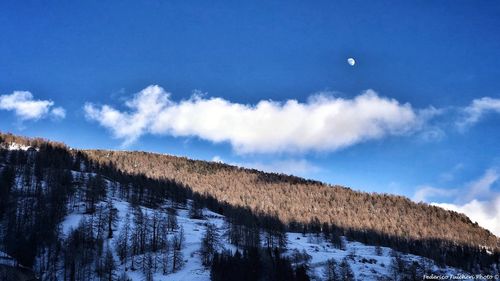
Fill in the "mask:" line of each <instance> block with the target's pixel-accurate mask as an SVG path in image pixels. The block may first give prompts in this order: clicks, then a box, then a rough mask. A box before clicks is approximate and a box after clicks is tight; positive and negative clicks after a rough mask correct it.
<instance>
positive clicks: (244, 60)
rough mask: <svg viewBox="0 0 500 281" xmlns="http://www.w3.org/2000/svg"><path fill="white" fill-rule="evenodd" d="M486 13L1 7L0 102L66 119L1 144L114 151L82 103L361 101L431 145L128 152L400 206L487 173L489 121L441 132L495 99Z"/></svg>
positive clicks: (309, 6)
mask: <svg viewBox="0 0 500 281" xmlns="http://www.w3.org/2000/svg"><path fill="white" fill-rule="evenodd" d="M499 14H500V2H498V1H353V0H349V1H314V2H311V1H258V2H257V1H255V2H254V1H81V2H80V3H75V2H68V1H23V2H22V3H21V2H20V1H2V2H0V95H9V94H11V93H13V92H14V91H16V90H25V91H30V92H31V93H32V94H33V96H34V98H35V99H40V100H52V101H53V102H54V103H55V105H56V106H61V107H63V108H65V109H66V118H65V119H63V120H59V121H54V120H52V119H51V118H48V117H47V118H42V119H40V120H38V121H29V120H28V121H19V118H18V116H16V115H15V114H14V113H13V112H12V111H8V110H0V120H1V121H0V130H2V131H9V132H13V133H16V134H21V135H28V136H42V137H47V138H50V139H54V140H60V141H63V142H66V143H67V144H68V145H70V146H73V147H79V148H110V149H121V148H123V147H122V146H121V144H122V140H120V139H115V138H113V137H112V135H111V134H110V132H109V131H108V130H106V129H105V128H103V127H101V126H99V125H98V124H97V123H96V122H95V121H94V122H93V121H89V120H87V119H86V118H85V113H84V111H83V105H84V104H85V103H86V102H92V103H95V104H108V105H110V106H114V107H116V108H120V109H124V108H123V103H124V101H125V100H128V99H130V98H131V97H132V96H133V94H134V93H137V92H139V91H141V90H142V89H144V88H146V87H147V86H149V85H152V84H156V85H160V86H161V87H163V88H164V89H165V90H167V91H169V92H171V93H172V97H171V98H172V99H173V100H175V101H179V100H182V99H186V98H189V97H190V96H191V95H192V91H193V90H201V91H202V92H206V93H207V96H209V97H222V98H224V99H226V100H228V101H231V102H233V103H242V104H252V105H253V104H256V103H257V102H259V101H260V100H269V99H272V100H275V101H285V100H288V99H297V100H298V101H299V102H306V101H307V97H309V96H310V95H312V94H314V93H316V92H319V91H334V92H337V95H338V96H341V97H343V98H346V99H350V98H352V97H354V96H356V95H359V94H360V93H361V92H362V91H364V90H366V89H373V90H375V91H376V92H377V93H378V94H379V95H380V96H383V97H388V98H393V99H396V100H398V101H399V102H400V103H410V104H411V105H412V106H413V108H415V109H422V108H427V107H429V106H434V107H436V108H440V109H446V111H447V112H448V113H446V114H444V116H441V117H439V118H437V120H434V121H433V126H435V127H438V128H439V129H440V131H441V133H442V135H441V137H440V138H437V139H432V140H424V138H423V137H422V135H421V134H420V133H415V134H411V135H408V136H388V137H385V138H382V139H379V140H369V141H366V142H361V143H357V144H355V145H352V146H349V147H346V148H343V149H340V150H335V151H327V152H314V151H312V152H311V151H310V152H304V153H265V154H245V155H240V154H238V153H235V151H234V149H232V147H231V146H230V145H229V144H228V143H222V144H221V143H219V144H214V143H211V142H209V141H205V140H200V139H198V138H184V137H179V138H174V137H171V136H158V135H144V136H142V137H141V138H140V139H139V140H138V141H136V142H135V143H133V144H132V145H129V146H128V147H126V149H136V150H147V151H154V152H161V153H171V154H176V155H186V156H189V157H192V158H197V159H207V160H210V159H212V158H213V157H214V156H219V157H220V158H221V159H223V160H224V161H225V162H228V163H244V164H245V163H246V164H249V163H250V164H253V165H254V166H266V165H267V166H272V168H275V169H276V170H280V168H279V165H280V164H279V163H282V162H286V161H290V159H292V160H293V161H296V162H298V161H305V163H307V165H309V166H314V168H311V169H305V170H304V171H302V172H299V174H301V175H303V176H306V177H311V178H315V179H320V180H324V181H326V182H329V183H338V184H343V185H347V186H351V187H353V188H355V189H360V190H367V191H377V192H391V193H399V194H403V195H406V196H409V197H412V196H414V193H415V192H416V191H417V190H418V189H419V188H421V187H422V186H423V185H429V186H433V187H436V188H439V189H457V188H467V186H468V185H470V183H471V182H472V181H474V180H477V179H479V178H481V177H482V176H483V174H484V173H485V171H487V170H488V169H494V170H496V169H497V167H498V166H500V157H499V156H500V148H499V147H500V146H499V145H498V142H499V140H500V124H499V121H500V118H499V114H495V113H491V114H487V115H485V116H484V117H483V118H481V120H480V121H479V122H477V123H475V124H474V125H473V126H471V127H470V128H468V129H467V130H466V131H465V132H463V131H459V130H457V129H456V128H455V126H453V124H454V122H455V121H454V118H457V115H459V112H460V108H464V107H466V106H468V105H469V104H470V103H471V102H472V100H474V99H479V98H482V97H491V98H494V99H498V98H500V79H499V78H500V67H499V66H498V63H499V62H500V36H499V34H500V17H499V16H498V15H499ZM348 57H355V58H356V61H357V64H356V65H355V66H354V67H350V66H349V65H348V64H347V63H346V59H347V58H348ZM280 161H281V162H280ZM292 170H293V169H292ZM491 188H492V189H493V190H495V189H498V182H494V183H493V184H491ZM457 200H458V199H457V198H454V197H451V198H450V197H446V198H440V197H439V196H437V195H436V197H435V198H433V201H439V202H457Z"/></svg>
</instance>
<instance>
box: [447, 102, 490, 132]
mask: <svg viewBox="0 0 500 281" xmlns="http://www.w3.org/2000/svg"><path fill="white" fill-rule="evenodd" d="M488 112H496V113H500V99H495V98H490V97H483V98H480V99H474V100H473V101H472V102H471V104H470V105H469V106H467V107H465V108H463V109H462V113H463V118H462V119H460V120H458V121H457V122H456V125H457V126H458V127H459V128H460V129H465V128H467V127H469V126H470V125H473V124H475V123H477V122H478V121H479V120H480V119H481V117H482V116H483V115H484V114H486V113H488Z"/></svg>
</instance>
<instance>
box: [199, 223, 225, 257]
mask: <svg viewBox="0 0 500 281" xmlns="http://www.w3.org/2000/svg"><path fill="white" fill-rule="evenodd" d="M219 245H220V235H219V232H218V229H217V227H216V226H215V225H214V224H211V223H207V224H206V227H205V233H204V234H203V238H202V240H201V249H200V254H201V262H202V263H203V265H204V266H209V265H210V264H211V263H212V259H213V256H214V253H215V252H216V251H217V249H218V248H219Z"/></svg>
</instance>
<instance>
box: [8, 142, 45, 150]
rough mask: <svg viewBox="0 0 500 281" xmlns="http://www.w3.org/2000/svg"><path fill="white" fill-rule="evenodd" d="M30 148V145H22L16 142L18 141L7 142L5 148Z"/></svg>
mask: <svg viewBox="0 0 500 281" xmlns="http://www.w3.org/2000/svg"><path fill="white" fill-rule="evenodd" d="M30 148H31V146H29V145H22V144H18V143H15V142H12V143H9V145H8V146H7V150H24V151H27V150H28V149H30ZM36 150H37V151H38V149H36Z"/></svg>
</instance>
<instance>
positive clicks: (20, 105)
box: [0, 91, 65, 121]
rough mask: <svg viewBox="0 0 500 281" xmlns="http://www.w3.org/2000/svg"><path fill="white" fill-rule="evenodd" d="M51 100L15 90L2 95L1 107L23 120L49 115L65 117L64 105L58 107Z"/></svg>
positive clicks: (0, 97)
mask: <svg viewBox="0 0 500 281" xmlns="http://www.w3.org/2000/svg"><path fill="white" fill-rule="evenodd" d="M53 105H54V102H53V101H50V100H35V99H33V94H31V93H30V92H27V91H14V92H13V93H12V94H10V95H0V109H1V110H8V111H13V112H14V114H15V115H16V116H18V117H19V118H20V119H21V121H24V120H38V119H40V118H44V117H46V116H48V115H52V116H54V117H56V118H64V117H65V111H64V109H63V108H62V107H56V108H53V109H52V110H51V107H52V106H53Z"/></svg>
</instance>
